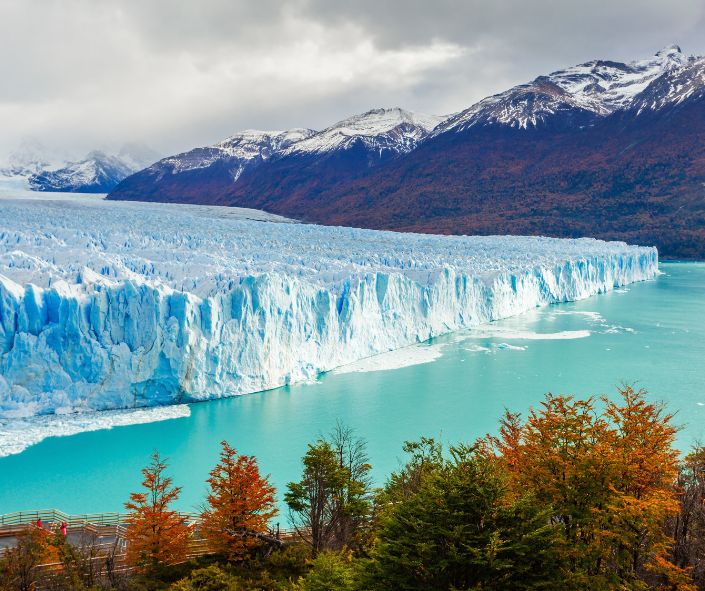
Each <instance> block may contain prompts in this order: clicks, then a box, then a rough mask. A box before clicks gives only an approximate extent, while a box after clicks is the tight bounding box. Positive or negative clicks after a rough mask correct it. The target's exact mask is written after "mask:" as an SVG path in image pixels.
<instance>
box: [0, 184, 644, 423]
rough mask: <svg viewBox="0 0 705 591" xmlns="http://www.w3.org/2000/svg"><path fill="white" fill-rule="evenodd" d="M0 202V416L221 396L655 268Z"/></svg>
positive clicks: (354, 232) (576, 245) (212, 210)
mask: <svg viewBox="0 0 705 591" xmlns="http://www.w3.org/2000/svg"><path fill="white" fill-rule="evenodd" d="M248 217H249V216H248V215H247V213H242V212H238V210H233V209H230V208H217V207H198V206H195V207H191V206H169V205H163V204H140V203H121V202H105V201H100V200H96V199H92V200H85V201H81V200H77V199H74V198H69V197H67V198H64V199H62V200H56V201H53V200H31V199H29V200H28V199H10V198H0V417H6V418H9V417H12V416H29V415H35V414H47V413H54V412H56V413H61V412H74V411H82V410H106V409H121V408H133V407H143V406H154V405H163V404H175V403H181V402H185V401H193V400H204V399H209V398H217V397H222V396H232V395H237V394H244V393H248V392H255V391H259V390H263V389H267V388H273V387H276V386H280V385H282V384H286V383H291V382H295V381H299V380H305V379H309V378H312V377H315V376H316V375H317V374H318V373H319V372H321V371H327V370H330V369H332V368H334V367H337V366H340V365H343V364H347V363H350V362H353V361H356V360H358V359H361V358H364V357H368V356H370V355H374V354H377V353H380V352H384V351H389V350H392V349H396V348H399V347H404V346H406V345H410V344H413V343H416V342H419V341H423V340H426V339H428V338H431V337H433V336H437V335H440V334H443V333H447V332H450V331H453V330H457V329H462V328H468V327H472V326H475V325H478V324H481V323H485V322H488V321H492V320H496V319H500V318H505V317H508V316H511V315H514V314H518V313H521V312H523V311H525V310H528V309H530V308H533V307H535V306H541V305H545V304H550V303H556V302H564V301H569V300H577V299H581V298H585V297H588V296H591V295H593V294H597V293H602V292H605V291H607V290H610V289H612V288H614V287H618V286H622V285H626V284H628V283H631V282H634V281H641V280H645V279H650V278H652V277H653V276H654V275H655V274H656V273H657V272H658V254H657V251H656V249H654V248H644V247H636V246H628V245H626V244H624V243H621V242H602V241H598V240H593V239H585V238H583V239H576V240H560V239H550V238H541V237H508V236H504V237H498V236H494V237H459V236H448V237H443V236H429V235H416V234H399V233H393V232H377V231H371V230H359V229H352V228H332V227H322V226H314V225H304V224H295V223H280V222H281V219H277V223H275V222H263V221H253V220H251V219H248Z"/></svg>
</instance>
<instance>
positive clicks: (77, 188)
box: [28, 151, 134, 193]
mask: <svg viewBox="0 0 705 591" xmlns="http://www.w3.org/2000/svg"><path fill="white" fill-rule="evenodd" d="M132 172H134V169H133V168H131V167H130V166H129V165H127V164H126V163H125V162H124V161H123V160H121V159H120V158H117V157H116V156H109V155H107V154H105V153H103V152H98V151H95V152H91V153H90V154H88V156H86V158H85V159H84V160H81V161H79V162H70V163H68V164H67V165H66V166H63V167H61V168H59V169H57V170H43V171H41V172H37V173H34V174H32V175H30V176H29V178H28V183H29V187H30V189H32V190H33V191H54V192H69V193H107V192H108V191H110V190H112V189H113V188H114V187H115V185H117V184H118V183H119V182H120V181H121V180H122V179H124V178H125V177H126V176H128V175H129V174H131V173H132Z"/></svg>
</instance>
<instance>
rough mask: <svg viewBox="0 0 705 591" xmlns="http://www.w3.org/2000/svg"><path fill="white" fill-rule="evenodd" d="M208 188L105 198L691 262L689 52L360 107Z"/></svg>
mask: <svg viewBox="0 0 705 591" xmlns="http://www.w3.org/2000/svg"><path fill="white" fill-rule="evenodd" d="M201 150H212V148H210V149H209V148H202V149H201ZM194 152H197V151H194ZM189 154H193V152H192V153H189ZM176 158H178V157H176ZM162 162H163V161H162ZM155 166H156V165H155ZM211 166H213V164H211ZM152 168H153V167H152ZM182 178H183V179H184V180H182ZM215 179H216V176H215V175H211V174H210V173H206V174H204V175H202V176H201V178H200V181H198V182H192V183H186V182H185V177H182V176H181V173H180V172H176V173H174V174H173V175H172V176H171V177H170V178H169V182H168V183H165V182H163V180H162V181H159V182H155V181H154V177H149V176H148V175H146V173H145V171H142V172H140V173H137V174H136V175H133V176H130V177H128V178H126V179H125V180H124V181H122V182H121V183H120V184H119V185H118V186H117V187H116V189H115V190H114V191H113V192H112V193H111V195H110V196H109V198H114V199H149V200H158V201H187V202H199V203H219V204H228V205H237V206H246V207H254V208H259V209H264V210H267V211H271V212H274V213H278V214H282V215H286V216H289V217H296V218H299V219H302V220H306V221H314V222H319V223H325V224H341V225H355V226H364V227H372V228H385V229H394V230H402V231H422V232H436V233H456V234H545V235H552V236H580V235H588V236H596V237H600V238H608V239H624V240H628V241H631V242H638V243H642V244H655V245H657V246H658V247H659V249H660V251H661V253H662V254H663V255H665V256H670V257H683V258H705V59H704V58H698V57H688V56H686V55H684V54H683V52H682V51H681V50H680V48H679V47H677V46H671V47H667V48H665V49H664V50H662V51H660V52H658V53H657V54H656V55H655V56H653V57H652V58H650V59H646V60H640V61H636V62H632V63H626V64H625V63H619V62H614V61H605V60H597V61H592V62H588V63H585V64H581V65H578V66H573V67H570V68H567V69H565V70H561V71H558V72H553V73H551V74H548V75H545V76H539V77H538V78H536V79H535V80H533V81H531V82H529V83H527V84H522V85H520V86H517V87H514V88H511V89H509V90H507V91H506V92H503V93H500V94H498V95H495V96H492V97H488V98H486V99H484V100H482V101H480V102H479V103H477V104H475V105H473V106H471V107H469V108H468V109H465V110H463V111H461V112H460V113H457V114H454V115H452V116H450V117H447V118H444V119H438V118H433V117H425V116H420V115H413V114H410V113H407V112H405V111H402V110H401V109H390V110H375V111H370V112H368V113H365V114H363V115H360V116H357V117H353V118H351V119H349V120H346V121H343V122H341V123H339V124H336V125H334V126H332V127H330V128H328V129H326V130H324V131H322V132H318V133H313V132H310V133H309V134H308V135H306V136H305V137H301V138H300V139H298V140H296V141H293V142H291V143H290V144H289V145H288V146H286V147H282V148H281V149H280V150H274V151H272V153H271V155H270V157H269V158H268V159H267V160H266V161H265V160H262V162H260V163H259V165H258V166H252V167H250V168H247V169H243V170H242V172H241V174H238V175H237V176H235V175H231V176H230V177H229V178H226V177H225V176H223V175H221V176H219V177H217V180H215Z"/></svg>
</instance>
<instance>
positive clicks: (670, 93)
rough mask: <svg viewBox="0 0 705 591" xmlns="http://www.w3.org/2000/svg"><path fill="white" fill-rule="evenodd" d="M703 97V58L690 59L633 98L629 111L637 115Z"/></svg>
mask: <svg viewBox="0 0 705 591" xmlns="http://www.w3.org/2000/svg"><path fill="white" fill-rule="evenodd" d="M703 96H705V58H691V59H689V60H688V62H687V63H686V64H684V65H681V66H679V67H674V68H671V69H670V70H669V71H668V72H666V73H665V74H664V75H662V76H659V77H658V78H656V79H654V81H653V82H652V83H651V84H649V86H648V87H647V88H646V89H645V90H644V92H642V93H641V94H639V95H638V96H637V97H635V99H634V101H632V103H631V104H630V109H631V110H632V111H635V112H636V114H637V115H641V114H642V113H644V112H646V111H660V110H663V109H666V108H669V107H675V106H678V105H680V104H681V103H683V102H684V101H686V100H688V99H694V98H698V97H703Z"/></svg>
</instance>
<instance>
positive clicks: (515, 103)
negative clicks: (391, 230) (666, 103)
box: [434, 45, 696, 135]
mask: <svg viewBox="0 0 705 591" xmlns="http://www.w3.org/2000/svg"><path fill="white" fill-rule="evenodd" d="M695 61H696V60H695V58H693V57H690V58H688V57H686V56H685V55H684V54H683V52H682V51H681V49H680V47H678V46H677V45H673V46H670V47H667V48H665V49H663V50H661V51H659V52H658V53H657V54H656V55H655V56H653V57H652V58H650V59H647V60H640V61H635V62H631V63H628V64H622V63H619V62H613V61H605V60H595V61H591V62H587V63H585V64H580V65H577V66H573V67H571V68H567V69H565V70H559V71H557V72H553V73H552V74H549V75H547V76H539V77H538V78H536V79H535V80H533V81H532V82H529V83H527V84H522V85H520V86H515V87H514V88H511V89H509V90H507V91H505V92H503V93H501V94H497V95H494V96H491V97H488V98H486V99H483V100H482V101H480V102H479V103H477V104H475V105H473V106H472V107H470V108H469V109H466V110H464V111H462V112H460V113H458V114H457V115H454V116H452V117H450V118H449V119H448V120H447V121H445V122H443V124H442V125H439V126H438V128H437V129H436V130H435V131H434V135H439V134H441V133H444V132H446V131H450V130H455V131H464V130H466V129H469V128H471V127H474V126H478V125H480V126H481V125H492V124H500V125H508V126H510V127H517V128H520V129H527V128H530V127H539V126H542V125H548V124H550V123H552V122H557V121H558V122H562V120H565V119H568V120H570V122H571V123H573V124H574V123H575V122H579V123H580V124H586V123H590V122H591V121H593V120H594V119H595V118H599V117H604V116H607V115H611V114H612V113H614V112H615V111H618V110H624V109H628V108H630V107H631V106H632V104H633V103H635V101H636V100H637V97H641V95H643V93H644V91H645V90H646V89H647V88H648V87H649V85H650V84H651V83H652V82H654V81H656V80H657V79H659V80H660V79H662V78H663V77H665V76H666V75H668V76H671V75H673V74H676V75H677V74H678V73H679V72H682V71H683V70H687V66H689V65H690V64H692V63H694V62H695Z"/></svg>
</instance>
